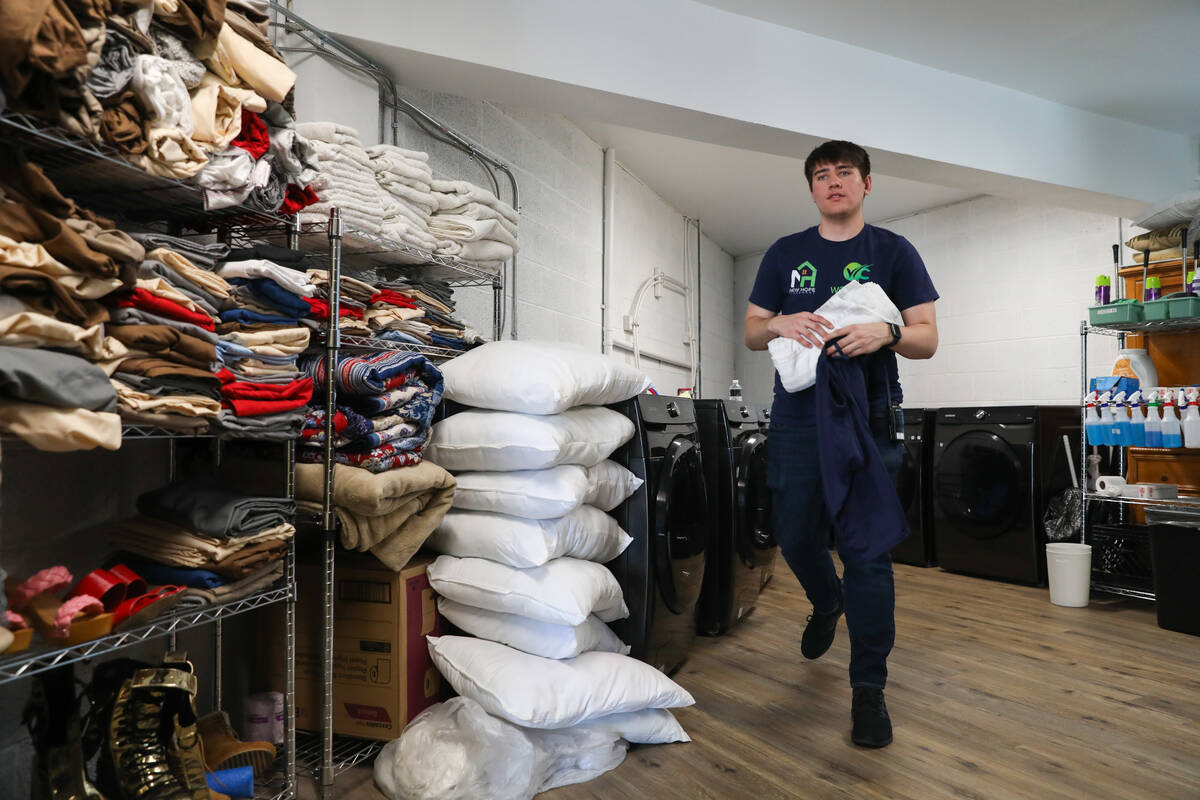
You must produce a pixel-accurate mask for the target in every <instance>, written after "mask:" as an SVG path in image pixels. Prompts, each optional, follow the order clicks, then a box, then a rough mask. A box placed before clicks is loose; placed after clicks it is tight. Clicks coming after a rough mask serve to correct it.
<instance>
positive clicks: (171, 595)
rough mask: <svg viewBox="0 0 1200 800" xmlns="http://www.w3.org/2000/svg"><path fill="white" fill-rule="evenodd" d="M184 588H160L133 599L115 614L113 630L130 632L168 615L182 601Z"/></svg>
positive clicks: (121, 606)
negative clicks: (163, 615) (129, 630)
mask: <svg viewBox="0 0 1200 800" xmlns="http://www.w3.org/2000/svg"><path fill="white" fill-rule="evenodd" d="M183 589H184V587H182V586H159V587H157V588H155V589H151V590H150V591H149V592H147V593H146V594H143V595H141V596H140V597H131V598H129V599H128V600H126V601H125V602H124V603H121V605H120V606H118V607H117V610H116V611H114V612H113V630H128V629H129V628H135V627H137V626H138V625H144V624H146V623H147V622H149V621H150V620H152V619H154V618H155V617H158V616H161V615H162V614H166V613H167V612H168V611H170V610H171V609H172V608H174V607H175V604H176V603H178V602H179V601H180V599H181V595H180V592H182V591H183Z"/></svg>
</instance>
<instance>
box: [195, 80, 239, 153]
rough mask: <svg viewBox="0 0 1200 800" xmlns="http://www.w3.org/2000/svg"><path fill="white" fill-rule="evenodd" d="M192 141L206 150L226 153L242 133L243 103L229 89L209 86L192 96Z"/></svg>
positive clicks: (211, 84)
mask: <svg viewBox="0 0 1200 800" xmlns="http://www.w3.org/2000/svg"><path fill="white" fill-rule="evenodd" d="M192 124H193V125H194V126H195V130H194V131H193V133H192V139H194V140H195V142H196V143H197V144H199V145H200V146H201V147H203V148H205V149H206V150H210V151H212V152H217V151H220V150H224V149H225V148H226V147H227V146H228V145H229V143H230V142H232V141H233V140H234V139H236V138H237V137H238V135H239V134H240V133H241V132H242V103H241V101H240V100H239V99H238V97H237V96H236V95H235V94H234V93H233V92H231V91H230V90H229V88H228V87H226V86H223V85H222V84H220V83H209V84H208V85H207V86H201V87H200V88H199V89H197V90H196V91H194V92H192Z"/></svg>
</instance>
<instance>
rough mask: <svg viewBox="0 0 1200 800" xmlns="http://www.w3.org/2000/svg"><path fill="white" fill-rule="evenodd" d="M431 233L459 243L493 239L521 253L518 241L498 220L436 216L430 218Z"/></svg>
mask: <svg viewBox="0 0 1200 800" xmlns="http://www.w3.org/2000/svg"><path fill="white" fill-rule="evenodd" d="M429 232H430V233H432V234H433V235H435V236H440V237H442V238H444V239H453V240H455V241H459V242H477V241H480V240H482V239H492V240H494V241H497V242H503V243H504V244H506V245H508V246H509V247H511V248H512V249H513V252H514V253H515V252H519V246H518V245H517V239H516V237H514V236H513V235H512V234H511V233H509V232H508V229H507V228H505V227H504V226H503V225H501V224H500V220H497V219H471V218H470V217H459V216H454V215H452V214H436V215H434V216H432V217H430V218H429Z"/></svg>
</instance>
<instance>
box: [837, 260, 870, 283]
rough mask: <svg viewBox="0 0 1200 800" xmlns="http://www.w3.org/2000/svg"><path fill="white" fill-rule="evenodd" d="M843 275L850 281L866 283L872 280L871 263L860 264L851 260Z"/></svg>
mask: <svg viewBox="0 0 1200 800" xmlns="http://www.w3.org/2000/svg"><path fill="white" fill-rule="evenodd" d="M842 277H843V278H845V279H846V280H848V281H861V282H863V283H866V282H867V281H869V280H871V265H870V264H860V263H858V262H857V261H851V262H850V263H849V264H847V265H846V268H845V269H844V270H842Z"/></svg>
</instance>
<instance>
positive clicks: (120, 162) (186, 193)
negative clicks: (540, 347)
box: [0, 111, 286, 232]
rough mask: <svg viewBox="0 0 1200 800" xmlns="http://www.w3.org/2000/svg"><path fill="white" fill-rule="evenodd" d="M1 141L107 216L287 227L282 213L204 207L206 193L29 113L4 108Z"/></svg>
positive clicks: (201, 226) (209, 225)
mask: <svg viewBox="0 0 1200 800" xmlns="http://www.w3.org/2000/svg"><path fill="white" fill-rule="evenodd" d="M0 142H5V143H8V144H12V145H15V146H17V147H18V148H20V150H22V151H23V152H24V153H25V154H26V155H27V156H29V158H30V160H32V161H33V162H34V163H36V164H37V165H38V166H40V167H42V169H44V170H45V171H46V175H47V176H48V177H49V178H50V180H52V181H53V182H54V185H55V186H56V187H58V189H59V191H61V192H62V193H63V194H64V195H66V196H67V197H70V198H71V199H73V200H75V201H76V202H78V203H79V204H80V205H82V206H84V207H85V208H90V209H93V210H95V211H98V212H100V213H103V214H105V215H109V216H112V215H115V216H118V217H120V218H122V219H125V220H129V221H132V222H139V223H154V222H166V223H174V224H177V225H180V226H183V227H186V228H189V229H191V230H194V231H198V232H208V231H212V230H214V229H215V228H222V227H230V226H246V225H250V226H255V227H265V226H268V225H275V226H283V225H284V224H285V222H286V220H285V219H284V217H283V216H281V215H277V214H270V213H266V212H262V211H256V210H254V209H250V208H246V207H244V206H232V207H230V208H222V209H214V210H211V211H209V210H206V209H205V208H204V192H203V190H201V189H200V188H199V187H196V186H192V185H190V184H188V183H185V182H183V181H180V180H176V179H174V178H165V177H161V176H158V175H151V174H150V173H148V172H146V171H145V170H143V169H142V168H141V167H138V166H137V165H135V164H133V163H131V162H129V161H127V160H126V159H125V158H124V157H123V156H122V155H121V153H120V152H119V151H117V150H116V149H114V148H112V147H109V146H108V145H105V144H102V143H99V142H93V141H90V140H88V139H83V138H80V137H78V136H75V135H73V134H70V133H68V132H66V131H64V130H62V129H60V128H57V127H55V126H53V125H51V124H49V123H47V122H44V121H42V120H39V119H37V118H35V117H31V116H28V115H25V114H17V113H13V112H10V111H5V112H0Z"/></svg>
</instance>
